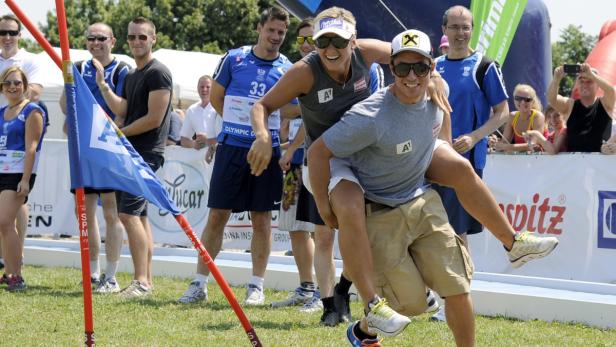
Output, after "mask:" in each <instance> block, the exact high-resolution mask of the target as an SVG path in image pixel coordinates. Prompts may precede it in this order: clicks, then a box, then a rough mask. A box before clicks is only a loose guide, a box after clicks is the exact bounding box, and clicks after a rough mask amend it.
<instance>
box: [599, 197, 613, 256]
mask: <svg viewBox="0 0 616 347" xmlns="http://www.w3.org/2000/svg"><path fill="white" fill-rule="evenodd" d="M598 197H599V208H598V213H597V247H599V248H611V249H616V191H603V190H600V191H599V192H598Z"/></svg>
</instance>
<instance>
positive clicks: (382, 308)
mask: <svg viewBox="0 0 616 347" xmlns="http://www.w3.org/2000/svg"><path fill="white" fill-rule="evenodd" d="M366 321H367V322H368V333H370V334H372V335H379V334H380V335H384V336H390V337H391V336H396V335H398V334H400V333H401V332H402V330H404V328H406V326H407V325H409V324H411V319H410V318H409V317H407V316H404V315H401V314H399V313H398V312H396V311H394V310H393V309H392V308H391V307H389V305H388V304H387V300H385V299H383V298H379V301H378V302H377V303H376V304H375V305H373V306H372V307H371V308H370V312H368V315H366Z"/></svg>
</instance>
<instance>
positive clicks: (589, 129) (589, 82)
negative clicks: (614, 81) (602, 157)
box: [548, 63, 616, 152]
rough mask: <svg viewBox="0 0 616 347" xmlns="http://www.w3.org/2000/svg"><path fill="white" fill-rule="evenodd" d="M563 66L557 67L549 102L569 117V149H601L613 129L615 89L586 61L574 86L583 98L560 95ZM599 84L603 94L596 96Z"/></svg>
mask: <svg viewBox="0 0 616 347" xmlns="http://www.w3.org/2000/svg"><path fill="white" fill-rule="evenodd" d="M564 75H565V73H564V69H563V67H562V66H559V67H557V68H556V69H555V70H554V79H553V80H552V82H551V83H550V86H549V87H548V101H549V103H550V104H551V105H552V106H553V107H554V108H555V109H556V110H557V111H558V112H559V113H560V114H562V115H563V116H564V117H565V119H566V120H567V151H569V152H599V151H600V150H601V144H602V143H603V141H604V140H608V139H609V137H610V133H611V129H612V127H611V125H612V119H611V118H610V117H614V116H613V115H612V113H613V112H612V111H613V110H614V100H616V92H615V91H614V87H612V85H610V83H609V82H608V81H606V80H605V79H603V78H602V77H601V76H599V73H598V71H597V70H595V69H593V68H591V67H590V65H588V64H586V63H584V64H581V66H580V73H579V75H578V78H577V81H576V83H575V88H577V90H578V91H579V93H580V98H579V99H578V100H574V99H573V98H568V97H564V96H561V95H558V86H559V85H560V81H561V80H562V78H563V77H564ZM598 88H601V90H603V96H602V97H597V91H598Z"/></svg>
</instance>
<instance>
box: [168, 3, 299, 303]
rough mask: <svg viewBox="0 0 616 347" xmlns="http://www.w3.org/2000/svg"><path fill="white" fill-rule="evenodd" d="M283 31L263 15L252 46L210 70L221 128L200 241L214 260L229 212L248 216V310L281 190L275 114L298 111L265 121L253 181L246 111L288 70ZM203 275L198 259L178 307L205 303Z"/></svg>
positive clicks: (277, 16)
mask: <svg viewBox="0 0 616 347" xmlns="http://www.w3.org/2000/svg"><path fill="white" fill-rule="evenodd" d="M288 26H289V15H288V13H287V12H286V11H284V10H282V9H280V8H277V7H271V8H269V9H267V10H265V11H263V13H262V14H261V17H260V20H259V24H258V25H257V32H258V33H259V38H258V41H257V44H256V45H254V46H244V47H240V48H236V49H232V50H230V51H228V52H227V54H225V56H224V57H223V58H222V60H221V62H220V63H219V65H218V67H217V68H216V71H215V74H214V83H213V84H212V91H211V100H210V102H211V103H212V105H213V106H214V108H215V109H216V111H217V112H218V113H219V114H222V117H223V128H222V132H221V134H220V135H219V136H218V143H219V145H218V148H217V150H216V161H215V163H214V168H213V172H212V180H211V182H210V193H209V200H208V207H209V208H210V212H209V216H208V221H207V224H206V226H205V229H204V230H203V234H202V235H201V242H203V244H204V245H205V247H206V248H207V251H208V252H209V253H210V255H211V256H212V258H215V257H216V256H217V255H218V252H219V251H220V248H221V247H222V236H223V231H224V228H225V225H226V224H227V221H228V220H229V217H230V215H231V212H241V211H250V215H251V221H252V228H253V234H252V242H251V255H252V275H253V276H252V278H251V280H250V282H249V284H248V291H247V293H246V300H245V302H246V304H248V305H261V304H263V303H264V302H265V296H264V295H263V281H264V279H263V277H264V275H265V268H266V267H267V261H268V258H269V253H270V248H271V227H270V224H271V211H272V210H277V209H278V206H277V203H278V202H279V200H280V197H281V191H282V171H281V169H280V167H279V165H278V159H279V157H280V148H279V145H280V143H279V142H280V141H279V128H280V112H290V113H296V114H299V108H298V107H297V106H293V105H291V106H290V107H288V108H287V107H285V108H283V109H281V110H280V111H277V112H275V113H274V114H273V115H272V116H271V117H270V118H269V129H270V132H271V135H272V138H273V139H274V141H272V146H273V147H274V152H275V153H276V154H275V155H274V156H272V159H271V161H270V163H269V166H268V168H267V169H266V170H265V172H264V173H263V174H262V175H260V176H254V175H253V174H252V172H251V170H250V166H249V165H248V162H247V155H248V150H249V149H250V146H251V145H252V142H253V141H254V139H255V136H254V132H253V130H252V127H251V124H250V109H251V108H252V105H253V104H254V103H255V102H256V101H257V100H259V99H260V98H261V97H263V95H265V93H267V91H268V90H269V89H270V88H271V87H272V86H273V85H274V84H276V82H277V81H278V79H279V78H280V77H281V76H282V74H284V73H285V72H286V70H288V69H289V68H290V67H291V63H290V62H289V60H288V59H287V58H286V57H285V56H284V55H282V54H280V53H279V49H280V45H281V44H282V42H283V41H284V38H285V35H286V33H287V28H288ZM208 275H209V270H208V268H207V266H206V265H205V264H204V263H203V262H202V261H201V259H199V260H198V263H197V274H196V275H195V279H194V281H193V282H192V283H191V284H190V286H189V287H188V290H186V292H185V293H184V295H183V296H182V297H181V298H180V302H182V303H192V302H196V301H201V300H204V299H206V298H207V289H206V284H207V282H208Z"/></svg>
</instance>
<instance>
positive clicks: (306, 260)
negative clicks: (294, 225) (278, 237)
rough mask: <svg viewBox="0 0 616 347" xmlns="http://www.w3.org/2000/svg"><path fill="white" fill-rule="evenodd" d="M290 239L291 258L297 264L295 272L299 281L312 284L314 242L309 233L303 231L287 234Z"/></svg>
mask: <svg viewBox="0 0 616 347" xmlns="http://www.w3.org/2000/svg"><path fill="white" fill-rule="evenodd" d="M289 237H290V238H291V250H293V258H294V259H295V264H297V272H298V274H299V281H300V283H302V282H312V283H314V279H313V278H312V262H313V259H314V248H315V246H314V241H313V240H312V238H311V237H310V233H309V232H308V231H304V230H297V231H291V232H289Z"/></svg>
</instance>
